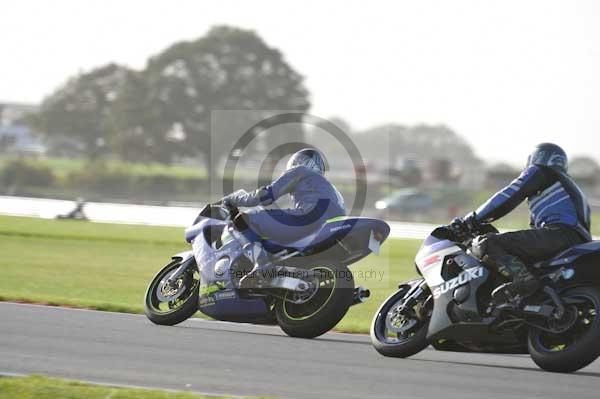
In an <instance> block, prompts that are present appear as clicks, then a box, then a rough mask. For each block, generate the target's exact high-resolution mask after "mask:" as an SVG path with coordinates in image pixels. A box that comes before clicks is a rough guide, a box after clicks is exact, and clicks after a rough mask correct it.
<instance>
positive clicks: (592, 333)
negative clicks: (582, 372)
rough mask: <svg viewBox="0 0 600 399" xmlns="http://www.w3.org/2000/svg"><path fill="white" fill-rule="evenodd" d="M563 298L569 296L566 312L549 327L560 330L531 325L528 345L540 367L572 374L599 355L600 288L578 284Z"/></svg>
mask: <svg viewBox="0 0 600 399" xmlns="http://www.w3.org/2000/svg"><path fill="white" fill-rule="evenodd" d="M560 297H561V298H562V299H563V300H567V299H569V301H568V302H570V303H567V305H566V314H565V316H564V317H563V318H562V319H561V320H556V321H553V322H552V323H553V324H552V325H550V326H548V327H551V328H554V329H556V330H557V331H560V333H550V332H547V331H543V330H541V329H536V328H532V329H531V330H530V331H529V337H528V348H529V354H530V355H531V358H532V359H533V361H534V362H535V364H537V365H538V366H539V367H540V368H542V369H544V370H547V371H554V372H559V373H571V372H573V371H577V370H579V369H581V368H583V367H585V366H587V365H588V364H590V363H592V362H593V361H594V360H596V358H597V357H598V356H599V355H600V289H598V287H577V288H572V289H569V290H566V291H564V292H562V293H561V294H560Z"/></svg>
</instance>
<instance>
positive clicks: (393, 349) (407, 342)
mask: <svg viewBox="0 0 600 399" xmlns="http://www.w3.org/2000/svg"><path fill="white" fill-rule="evenodd" d="M410 287H411V286H410V285H408V284H405V285H402V286H401V287H400V289H398V291H396V292H395V293H394V294H392V295H390V296H389V297H388V298H387V299H386V300H385V302H383V304H382V305H381V306H380V307H379V309H378V310H377V312H376V313H375V316H374V317H373V321H372V323H371V343H372V344H373V347H374V348H375V350H376V351H377V352H379V353H380V354H382V355H383V356H387V357H402V358H404V357H409V356H412V355H414V354H417V353H419V352H421V351H422V350H423V349H425V348H427V346H428V345H429V342H428V341H427V329H428V327H429V320H427V321H425V322H421V323H420V324H418V325H417V326H416V330H415V331H414V333H413V335H411V336H410V337H407V338H403V339H400V338H399V337H398V338H396V339H397V341H392V340H388V339H387V338H386V336H387V331H386V318H387V315H388V312H389V311H390V310H391V309H392V307H393V306H395V305H396V304H397V303H398V302H399V301H401V300H402V299H403V298H404V296H405V295H406V294H407V293H408V291H409V290H410Z"/></svg>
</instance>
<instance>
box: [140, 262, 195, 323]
mask: <svg viewBox="0 0 600 399" xmlns="http://www.w3.org/2000/svg"><path fill="white" fill-rule="evenodd" d="M181 265H182V262H181V259H174V260H173V261H172V262H171V263H169V264H168V265H166V266H165V267H163V268H162V269H161V270H160V271H159V272H158V273H157V274H156V276H154V278H153V279H152V281H151V282H150V284H149V285H148V288H147V289H146V299H145V301H144V313H145V315H146V317H148V319H150V321H151V322H153V323H154V324H160V325H164V326H174V325H175V324H179V323H181V322H182V321H184V320H187V319H189V318H190V317H192V316H193V315H194V313H196V312H197V311H198V292H199V288H200V274H199V273H198V268H197V267H196V261H195V259H194V258H190V259H188V260H186V261H185V264H184V265H185V266H186V268H185V271H184V272H183V274H182V275H181V276H180V277H179V278H178V279H177V280H176V281H174V282H172V283H168V282H167V280H168V278H169V277H170V276H171V274H173V272H175V271H176V270H177V269H178V268H179V267H180V266H181Z"/></svg>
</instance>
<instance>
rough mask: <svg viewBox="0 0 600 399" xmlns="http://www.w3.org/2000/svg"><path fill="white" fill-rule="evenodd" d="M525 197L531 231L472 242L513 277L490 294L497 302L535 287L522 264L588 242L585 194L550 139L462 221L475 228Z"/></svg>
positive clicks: (498, 269)
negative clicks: (502, 185) (510, 181)
mask: <svg viewBox="0 0 600 399" xmlns="http://www.w3.org/2000/svg"><path fill="white" fill-rule="evenodd" d="M525 199H527V202H528V205H529V210H530V214H531V219H530V224H531V227H532V228H531V229H530V230H523V231H515V232H509V233H504V234H491V235H485V236H481V237H477V238H476V239H475V240H474V242H473V253H474V254H475V255H476V256H479V257H480V258H481V259H482V261H483V263H484V265H486V266H488V267H489V268H491V269H492V270H495V271H496V272H498V273H499V274H500V275H502V276H504V277H505V278H507V279H508V280H512V281H510V282H509V283H507V284H504V285H502V286H500V287H498V288H497V289H496V290H495V291H494V292H493V293H492V296H493V298H495V299H496V301H497V302H498V301H506V300H510V299H511V298H516V297H517V296H520V297H524V296H527V295H530V294H532V293H533V292H535V290H536V289H537V288H538V287H539V282H538V281H537V279H536V278H535V277H534V276H533V274H532V273H531V272H530V271H529V270H528V268H527V266H526V265H532V264H534V263H536V262H540V261H543V260H547V259H549V258H551V257H552V256H554V255H556V254H557V253H559V252H561V251H563V250H565V249H568V248H569V247H571V246H574V245H577V244H580V243H584V242H587V241H590V240H591V235H590V224H591V218H590V208H589V205H588V203H587V200H586V198H585V195H584V194H583V192H582V191H581V189H580V188H579V187H578V186H577V184H576V183H575V182H574V181H573V179H572V178H571V177H570V176H569V175H568V174H567V155H566V153H565V152H564V151H563V149H562V148H560V147H559V146H557V145H555V144H551V143H542V144H539V145H538V146H536V148H535V150H534V151H533V152H532V153H531V155H530V156H529V158H528V160H527V165H526V168H525V170H524V171H523V172H522V173H521V175H520V176H519V177H517V178H516V179H515V180H514V181H513V182H512V183H510V184H509V185H508V186H506V187H505V188H503V189H502V190H500V191H499V192H497V193H496V194H495V195H494V196H492V198H490V199H489V200H488V201H487V202H486V203H485V204H483V205H482V206H481V207H479V209H477V210H476V211H475V212H473V213H472V214H471V215H469V216H467V217H466V218H465V219H464V220H461V221H460V223H462V224H463V225H464V226H465V227H466V228H467V229H475V228H476V226H477V225H479V224H481V223H491V222H493V221H495V220H497V219H499V218H501V217H503V216H505V215H506V214H508V213H509V212H511V211H512V210H513V209H514V208H516V207H517V205H519V204H520V203H521V202H523V201H524V200H525Z"/></svg>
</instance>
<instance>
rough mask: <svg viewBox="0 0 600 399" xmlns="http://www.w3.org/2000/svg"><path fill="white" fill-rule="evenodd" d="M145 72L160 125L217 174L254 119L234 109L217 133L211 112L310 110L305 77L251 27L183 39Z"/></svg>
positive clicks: (219, 29) (149, 100)
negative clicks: (217, 166) (176, 133)
mask: <svg viewBox="0 0 600 399" xmlns="http://www.w3.org/2000/svg"><path fill="white" fill-rule="evenodd" d="M143 75H144V78H145V80H146V84H147V85H148V93H147V95H148V97H147V100H146V102H147V105H148V106H149V107H150V108H151V109H152V110H153V114H154V116H155V118H156V121H157V123H158V125H160V126H161V127H162V129H163V130H164V129H166V131H172V130H173V129H179V130H180V131H181V132H182V136H183V143H182V144H183V145H182V146H181V150H182V151H187V152H188V153H189V154H191V155H196V154H197V153H198V152H200V153H202V154H203V155H204V158H205V159H206V161H207V167H208V169H209V174H210V175H211V176H212V175H213V173H212V171H213V167H214V165H215V164H216V162H218V161H219V159H220V158H221V157H222V156H223V155H224V154H225V153H227V152H228V151H230V150H232V148H231V145H232V142H233V141H234V140H235V139H237V138H238V137H239V135H240V134H241V133H242V132H243V131H244V130H246V129H247V128H248V124H249V123H252V122H251V121H249V120H245V119H244V117H243V115H240V114H239V113H238V114H233V113H232V114H231V116H232V117H231V119H228V120H227V123H228V124H229V127H228V128H225V129H220V130H219V131H218V132H217V133H218V135H217V134H216V133H215V132H212V131H211V111H213V110H258V111H260V110H279V109H282V110H295V111H300V112H304V111H306V110H307V109H308V108H309V101H308V92H307V90H306V89H305V87H304V85H303V78H302V76H300V75H299V74H298V73H297V72H296V71H294V70H293V69H292V68H291V66H289V65H288V64H287V62H286V61H285V60H284V58H283V56H282V54H281V53H280V52H279V51H278V50H277V49H274V48H271V47H269V46H267V45H266V44H265V43H264V41H263V40H262V39H261V38H260V37H258V36H257V35H256V33H254V32H253V31H248V30H242V29H237V28H231V27H226V26H219V27H215V28H213V29H212V30H210V31H209V32H208V34H207V35H206V36H204V37H202V38H200V39H198V40H195V41H191V42H180V43H177V44H175V45H173V46H171V47H169V48H168V49H166V50H165V51H163V52H162V53H160V54H158V55H157V56H155V57H152V58H151V59H150V61H149V62H148V66H147V68H146V70H145V71H144V72H143ZM280 139H281V141H282V142H283V141H287V138H286V139H285V140H282V138H280Z"/></svg>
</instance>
